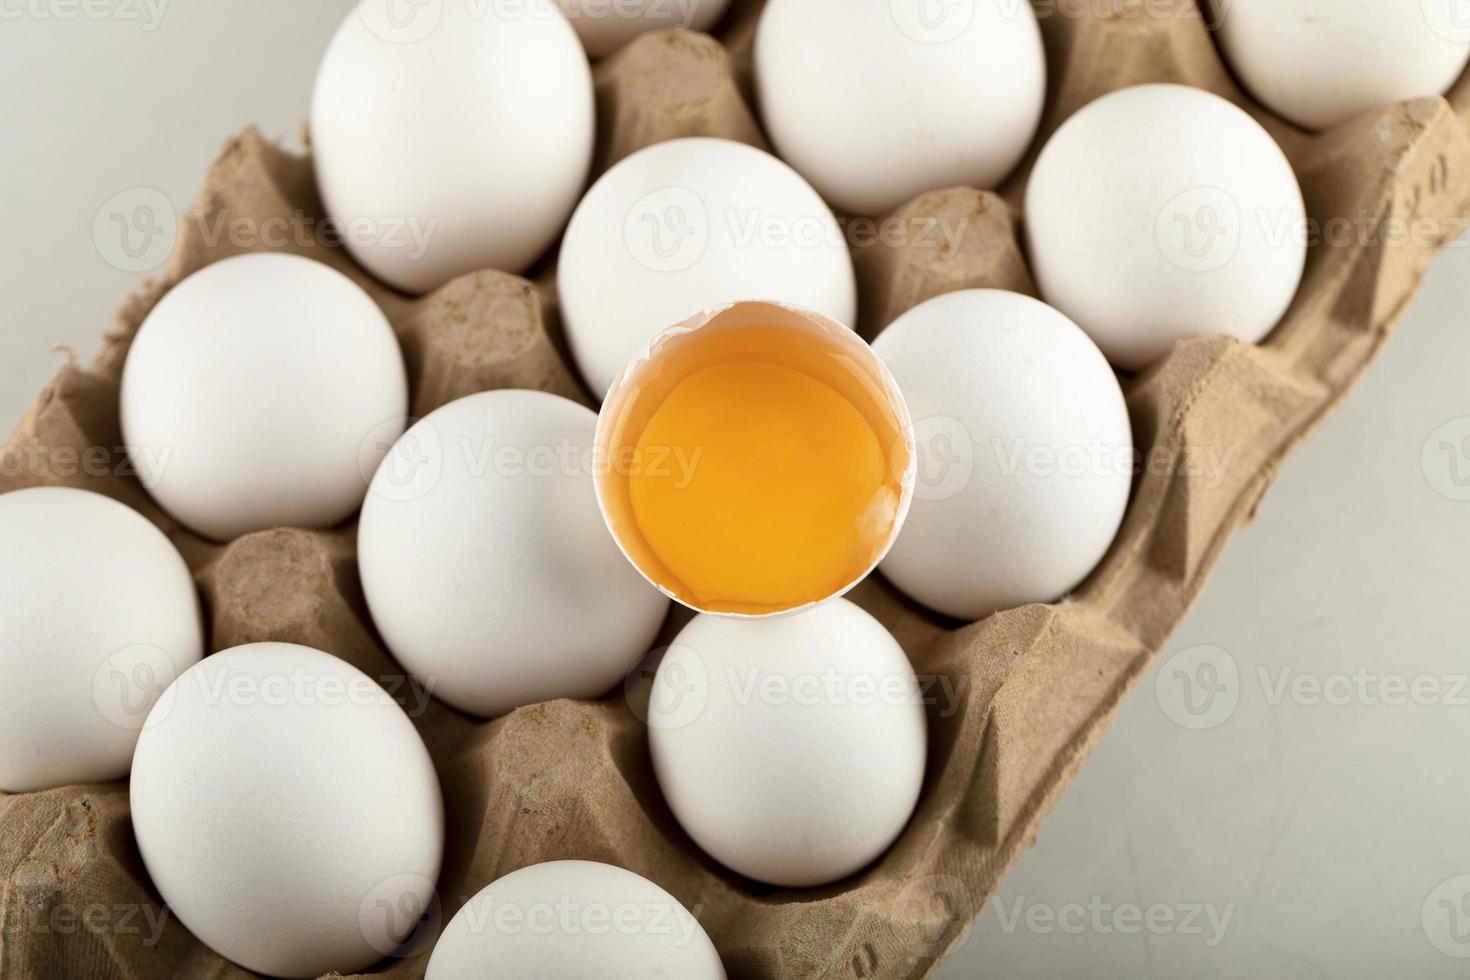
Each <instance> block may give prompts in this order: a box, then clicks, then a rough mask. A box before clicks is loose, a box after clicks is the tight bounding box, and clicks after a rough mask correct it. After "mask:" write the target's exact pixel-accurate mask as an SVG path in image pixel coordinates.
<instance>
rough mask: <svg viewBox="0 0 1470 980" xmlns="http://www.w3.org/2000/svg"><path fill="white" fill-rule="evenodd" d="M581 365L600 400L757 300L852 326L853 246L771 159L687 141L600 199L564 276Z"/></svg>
mask: <svg viewBox="0 0 1470 980" xmlns="http://www.w3.org/2000/svg"><path fill="white" fill-rule="evenodd" d="M556 284H557V292H558V294H559V296H560V298H561V307H562V317H563V320H564V322H565V324H566V334H567V342H568V344H569V345H570V346H571V349H572V356H573V357H574V358H575V360H576V362H577V366H578V367H579V368H581V370H582V376H583V377H585V378H586V379H587V384H588V385H589V386H590V387H591V388H592V390H593V391H594V392H596V394H597V395H598V396H599V397H601V396H602V395H603V394H604V393H605V392H606V391H607V389H608V387H609V386H610V385H611V384H612V382H613V380H614V379H615V378H616V377H617V375H618V372H619V371H621V370H622V369H623V367H624V366H625V365H626V364H627V363H628V362H629V361H630V360H632V359H633V357H634V356H635V355H637V354H639V353H641V352H643V351H644V350H645V349H646V348H647V346H648V342H649V341H650V340H652V339H653V338H654V337H655V336H657V335H658V334H659V333H661V332H662V331H663V330H664V329H666V328H668V327H671V326H673V325H674V324H676V323H678V322H680V321H681V320H684V319H686V318H687V317H690V316H693V315H694V314H696V313H700V312H703V311H705V310H709V309H713V308H715V307H717V306H722V305H724V304H726V303H731V302H734V301H737V300H745V299H779V300H781V301H782V302H783V303H790V304H792V305H795V306H802V307H805V308H807V309H812V310H816V311H817V312H819V313H823V314H826V315H827V316H829V317H831V318H832V319H834V320H837V321H838V322H839V323H842V324H846V325H851V324H852V322H853V319H854V317H855V316H856V315H857V283H856V280H855V279H854V278H853V270H852V257H851V255H849V254H848V251H847V242H846V240H845V238H844V237H843V233H842V229H841V228H840V227H839V226H838V224H837V219H836V218H834V217H833V215H832V212H831V210H830V209H829V208H828V207H827V205H826V204H824V203H822V199H821V198H820V197H819V196H818V195H817V193H816V191H814V190H812V189H811V187H810V186H809V185H808V184H807V183H806V181H804V180H802V179H801V177H800V176H799V175H798V174H797V173H796V172H795V171H794V170H792V169H791V168H790V167H788V166H786V164H784V163H782V162H781V161H780V160H777V159H776V158H775V157H773V156H771V155H770V154H769V153H765V152H763V151H761V150H757V149H755V148H754V147H750V146H746V145H745V144H744V143H736V142H733V141H731V140H720V139H677V140H669V141H667V142H664V143H656V144H654V145H653V146H650V147H647V148H645V149H643V150H640V151H638V152H637V153H634V154H633V155H632V156H629V157H628V158H626V159H624V160H622V161H620V162H619V163H618V164H617V165H616V166H614V167H613V168H612V169H611V170H609V171H608V172H607V173H605V174H603V176H602V177H601V178H600V179H599V180H598V181H597V183H595V184H593V185H592V189H591V190H590V191H588V192H587V196H586V197H584V198H583V199H582V203H581V204H579V205H578V206H577V210H576V213H575V214H573V215H572V221H571V224H570V225H569V226H568V227H567V233H566V237H565V238H564V239H563V240H562V246H561V259H560V261H559V262H558V263H557V274H556Z"/></svg>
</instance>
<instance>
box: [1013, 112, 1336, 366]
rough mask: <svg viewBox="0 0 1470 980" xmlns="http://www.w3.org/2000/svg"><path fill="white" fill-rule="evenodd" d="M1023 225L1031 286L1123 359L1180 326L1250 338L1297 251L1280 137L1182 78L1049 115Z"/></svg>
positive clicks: (1145, 351) (1180, 330)
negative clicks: (1050, 132)
mask: <svg viewBox="0 0 1470 980" xmlns="http://www.w3.org/2000/svg"><path fill="white" fill-rule="evenodd" d="M1026 231H1027V236H1028V238H1029V242H1030V251H1031V265H1032V269H1033V271H1034V272H1035V273H1036V280H1037V284H1038V285H1039V286H1040V287H1041V294H1042V296H1043V298H1045V299H1046V301H1047V302H1048V303H1050V304H1051V305H1053V306H1055V307H1056V308H1057V309H1059V310H1061V311H1062V312H1063V313H1065V314H1067V316H1069V317H1071V318H1072V319H1073V320H1075V321H1076V322H1077V323H1078V324H1079V325H1080V326H1081V327H1082V329H1084V330H1086V331H1087V333H1088V335H1089V336H1091V337H1092V339H1093V340H1095V341H1097V345H1098V346H1099V347H1101V348H1102V350H1103V353H1104V354H1106V355H1107V356H1108V360H1110V361H1112V362H1113V364H1115V365H1117V366H1118V367H1121V368H1125V369H1130V370H1132V369H1138V368H1143V367H1146V366H1147V365H1149V364H1151V363H1152V362H1154V361H1156V360H1158V359H1159V358H1161V357H1163V355H1164V354H1166V353H1168V351H1169V348H1170V347H1171V346H1172V345H1173V344H1174V342H1175V341H1177V340H1183V339H1186V338H1189V337H1197V336H1202V335H1206V334H1230V335H1232V336H1235V337H1238V338H1240V339H1241V340H1243V341H1246V342H1247V343H1255V342H1256V341H1259V340H1260V339H1262V338H1263V337H1265V336H1266V334H1268V333H1270V332H1271V329H1272V328H1273V327H1275V326H1276V323H1277V322H1278V321H1279V320H1280V319H1281V317H1282V315H1283V314H1284V313H1285V312H1286V309H1287V307H1288V306H1290V305H1291V301H1292V297H1294V296H1295V295H1296V290H1297V285H1298V284H1299V283H1300V282H1301V278H1302V270H1303V268H1304V266H1305V264H1306V255H1307V248H1306V209H1305V207H1304V205H1303V203H1302V193H1301V188H1300V187H1299V186H1298V184H1297V180H1296V175H1295V174H1294V173H1293V172H1292V169H1291V164H1290V163H1288V162H1287V160H1286V156H1285V155H1284V154H1283V153H1282V152H1281V148H1280V147H1278V146H1277V145H1276V143H1275V141H1274V140H1272V139H1271V137H1270V135H1269V134H1268V133H1267V132H1266V131H1265V130H1264V129H1262V128H1261V126H1260V125H1259V124H1258V123H1257V122H1256V121H1255V120H1254V119H1252V118H1251V117H1250V116H1248V115H1246V113H1245V112H1243V111H1242V110H1241V109H1239V108H1237V107H1236V106H1234V105H1232V104H1231V103H1229V102H1227V101H1225V100H1224V99H1222V98H1220V97H1219V96H1217V95H1213V94H1211V93H1209V92H1205V91H1203V90H1201V89H1196V88H1189V87H1188V86H1184V85H1139V86H1136V87H1134V88H1127V89H1121V90H1119V91H1117V92H1113V93H1111V94H1109V95H1105V96H1103V97H1102V98H1100V99H1098V100H1096V101H1095V102H1092V103H1090V104H1089V105H1087V106H1086V107H1084V108H1083V109H1082V110H1081V111H1079V112H1078V113H1077V114H1076V115H1074V116H1072V117H1071V118H1070V119H1068V120H1067V121H1066V122H1065V123H1063V124H1062V127H1061V128H1060V129H1058V130H1057V132H1056V134H1055V135H1054V136H1053V137H1052V138H1051V140H1050V142H1048V143H1047V145H1046V148H1045V149H1044V150H1042V152H1041V156H1040V158H1039V159H1038V160H1037V162H1036V169H1035V170H1034V171H1033V172H1032V174H1031V181H1030V183H1029V184H1028V185H1027V188H1026Z"/></svg>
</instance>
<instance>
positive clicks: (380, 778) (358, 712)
mask: <svg viewBox="0 0 1470 980" xmlns="http://www.w3.org/2000/svg"><path fill="white" fill-rule="evenodd" d="M130 799H131V806H132V816H133V830H134V832H135V833H136V835H137V838H138V848H139V850H140V851H141V852H142V855H143V863H144V865H145V866H146V867H147V869H148V874H149V876H150V877H151V878H152V880H153V883H154V885H156V886H157V888H158V892H159V894H160V895H161V896H162V897H163V900H164V902H165V903H166V904H167V905H168V908H169V910H170V911H171V912H172V914H174V915H176V916H177V917H178V918H179V921H181V922H182V923H183V924H184V925H185V926H186V927H187V928H188V929H189V931H190V932H191V933H193V934H194V935H195V936H197V937H199V939H200V940H201V941H203V942H204V943H205V944H206V945H207V946H209V947H210V948H211V949H213V950H214V951H215V952H216V953H219V954H220V955H221V956H224V957H226V958H227V959H230V960H233V961H234V962H235V963H238V964H239V965H241V966H243V967H246V968H247V969H250V970H255V971H257V972H259V973H264V974H267V975H269V976H276V977H316V976H319V975H321V974H323V973H327V972H329V971H340V972H342V973H352V972H355V971H357V970H360V969H362V968H364V967H366V966H368V965H370V964H371V963H374V962H376V961H377V960H379V959H382V958H383V956H385V955H386V954H388V953H390V952H392V951H393V948H394V946H395V945H396V943H397V942H399V941H401V940H403V939H405V938H406V937H407V935H408V934H409V933H410V932H411V931H412V929H413V928H414V926H415V924H416V920H417V915H416V914H414V915H407V914H402V915H395V916H389V917H388V918H386V919H385V917H384V909H391V910H398V911H401V910H404V909H416V910H420V911H422V910H425V909H428V908H429V907H430V904H431V902H432V898H433V892H434V883H435V881H436V879H437V878H438V875H439V863H440V859H441V856H442V853H443V848H444V810H443V803H442V801H441V799H440V794H439V781H438V778H437V777H436V776H435V774H434V765H433V762H432V761H431V760H430V758H429V753H428V750H427V749H425V748H424V743H423V741H422V740H421V739H420V738H419V735H418V732H417V731H415V730H414V727H413V723H412V722H411V721H409V719H408V716H407V715H406V714H404V712H403V709H402V708H400V707H399V706H398V705H397V704H396V703H394V701H393V700H392V699H391V698H390V697H389V696H388V694H387V693H386V692H385V691H384V690H383V689H382V688H381V687H379V686H378V685H377V683H376V682H374V681H373V680H372V679H371V678H370V677H368V676H367V675H366V674H364V673H362V671H360V670H358V669H357V668H355V667H353V666H352V665H351V664H348V663H346V662H345V661H342V660H338V659H337V658H336V657H333V656H330V655H328V654H325V653H322V652H321V651H320V650H313V649H312V648H310V647H303V646H297V645H295V644H292V643H251V644H247V645H245V646H238V647H233V648H232V649H229V650H225V651H223V652H221V653H217V654H214V655H213V656H210V657H206V658H205V659H204V660H203V661H201V662H200V663H199V664H197V665H195V666H194V667H193V668H191V669H190V670H188V671H187V672H185V673H184V674H183V675H181V676H180V677H179V678H178V679H177V680H176V681H174V683H173V685H172V686H171V687H170V688H169V689H168V691H167V692H166V693H165V694H164V696H163V697H162V698H161V699H160V700H159V702H158V704H157V705H155V706H154V708H153V712H152V714H150V715H149V717H148V722H147V725H146V727H145V728H144V730H143V734H142V737H141V738H140V739H139V740H138V751H137V754H136V756H135V757H134V759H133V778H132V784H131V788H130Z"/></svg>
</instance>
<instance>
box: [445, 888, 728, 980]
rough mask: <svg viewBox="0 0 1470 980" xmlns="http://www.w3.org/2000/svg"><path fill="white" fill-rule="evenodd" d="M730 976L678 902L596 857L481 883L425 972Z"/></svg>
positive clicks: (455, 978)
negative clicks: (599, 860) (598, 861)
mask: <svg viewBox="0 0 1470 980" xmlns="http://www.w3.org/2000/svg"><path fill="white" fill-rule="evenodd" d="M487 977H494V978H495V980H548V978H553V977H566V978H574V977H597V978H598V980H646V978H653V977H668V978H669V980H724V977H725V970H724V967H722V966H721V965H720V956H719V954H718V953H717V952H715V947H714V944H713V943H711V942H710V940H709V936H707V935H705V932H704V929H703V928H702V927H701V926H700V924H699V921H698V920H697V919H695V918H694V916H692V915H690V914H689V911H688V910H687V909H686V908H684V906H683V905H681V904H679V900H678V899H676V898H674V896H672V895H670V894H669V893H668V892H666V891H664V890H663V889H662V888H660V887H659V886H658V885H655V884H654V883H653V882H651V881H649V880H648V879H647V878H644V877H642V876H640V875H636V874H634V873H633V872H631V871H624V870H623V869H622V868H617V867H613V866H612V865H610V864H599V863H597V862H595V861H550V862H547V863H546V864H533V865H531V866H530V867H528V868H522V869H521V870H519V871H512V872H511V873H510V874H508V875H506V876H505V877H503V878H500V879H498V880H496V881H494V882H492V883H491V884H489V885H486V886H485V887H484V888H483V889H481V890H480V892H479V894H477V895H475V897H474V898H472V899H470V900H469V902H467V903H466V904H465V906H464V908H462V909H460V910H459V912H458V913H457V914H456V915H455V916H454V918H453V919H451V920H450V921H449V925H447V926H446V927H445V928H444V933H443V935H441V936H440V937H439V942H438V945H436V946H435V947H434V954H433V955H432V956H431V957H430V958H429V967H428V974H427V977H426V980H485V978H487Z"/></svg>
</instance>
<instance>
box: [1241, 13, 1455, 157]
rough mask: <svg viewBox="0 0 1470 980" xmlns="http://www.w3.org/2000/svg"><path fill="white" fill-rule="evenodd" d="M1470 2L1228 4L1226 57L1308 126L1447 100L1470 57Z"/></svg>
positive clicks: (1255, 90) (1273, 104)
mask: <svg viewBox="0 0 1470 980" xmlns="http://www.w3.org/2000/svg"><path fill="white" fill-rule="evenodd" d="M1462 2H1463V0H1228V2H1227V3H1225V4H1223V5H1222V6H1221V9H1220V19H1219V36H1220V43H1221V46H1222V47H1223V48H1224V50H1225V57H1226V60H1227V61H1229V63H1230V67H1231V68H1233V69H1234V70H1235V73H1236V74H1237V75H1238V76H1239V77H1240V80H1241V81H1242V82H1243V83H1244V84H1245V87H1246V88H1248V89H1249V90H1250V91H1251V94H1252V95H1254V96H1255V97H1256V98H1257V99H1258V100H1260V101H1261V102H1262V103H1263V104H1265V105H1266V106H1267V108H1270V109H1272V110H1274V111H1275V112H1277V113H1278V114H1280V115H1282V116H1285V117H1286V118H1287V119H1289V120H1291V121H1292V122H1294V123H1296V124H1297V125H1299V126H1304V127H1306V128H1307V129H1325V128H1326V127H1328V126H1335V125H1337V124H1338V123H1340V122H1344V121H1346V120H1347V119H1350V118H1352V117H1353V116H1356V115H1358V114H1359V113H1364V112H1368V111H1371V110H1373V109H1379V108H1382V107H1384V106H1388V105H1391V104H1393V103H1395V102H1400V101H1403V100H1405V99H1412V98H1415V97H1417V96H1421V95H1440V94H1442V93H1444V92H1445V91H1446V90H1448V89H1449V87H1450V86H1451V85H1453V84H1454V83H1455V81H1456V80H1457V79H1458V78H1459V77H1460V75H1461V74H1462V73H1463V72H1464V71H1465V64H1466V61H1467V60H1470V18H1466V17H1465V15H1464V13H1463V7H1460V6H1458V5H1460V4H1461V3H1462Z"/></svg>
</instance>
